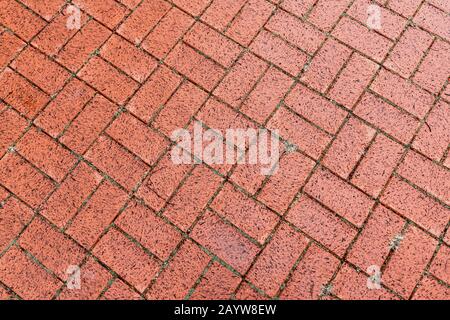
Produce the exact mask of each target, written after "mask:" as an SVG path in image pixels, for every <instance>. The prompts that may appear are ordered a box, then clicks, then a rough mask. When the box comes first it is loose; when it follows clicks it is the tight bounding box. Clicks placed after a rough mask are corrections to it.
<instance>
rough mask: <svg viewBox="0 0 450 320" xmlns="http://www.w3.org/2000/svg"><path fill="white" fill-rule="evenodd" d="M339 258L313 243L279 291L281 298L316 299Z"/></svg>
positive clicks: (328, 279)
mask: <svg viewBox="0 0 450 320" xmlns="http://www.w3.org/2000/svg"><path fill="white" fill-rule="evenodd" d="M338 264H339V260H338V259H337V258H335V257H334V256H333V255H332V254H331V253H328V252H327V251H324V250H323V249H321V248H319V247H318V246H317V245H315V244H313V245H311V246H310V247H309V248H308V251H306V253H305V255H304V256H303V258H302V260H301V261H300V263H299V264H298V266H297V268H296V269H295V270H294V272H293V273H292V276H291V278H290V279H289V281H288V283H287V284H286V288H285V289H284V290H283V291H282V292H281V295H280V298H281V299H282V300H298V299H301V300H317V299H318V298H319V297H320V295H321V294H322V292H323V290H324V288H325V286H326V284H327V283H328V281H330V280H331V277H332V276H333V273H334V272H335V270H336V268H337V266H338Z"/></svg>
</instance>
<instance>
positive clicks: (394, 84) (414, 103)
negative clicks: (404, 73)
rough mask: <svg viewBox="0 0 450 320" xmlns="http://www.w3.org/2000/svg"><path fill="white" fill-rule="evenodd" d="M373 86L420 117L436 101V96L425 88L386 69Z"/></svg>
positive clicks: (376, 90)
mask: <svg viewBox="0 0 450 320" xmlns="http://www.w3.org/2000/svg"><path fill="white" fill-rule="evenodd" d="M371 88H372V89H373V90H374V91H375V92H377V93H379V94H380V95H382V96H383V97H385V98H387V99H389V100H390V101H392V102H393V103H395V104H396V105H398V106H399V107H401V108H403V109H405V110H406V111H408V112H410V113H412V114H413V115H415V116H417V117H419V118H423V117H424V116H425V114H426V113H427V112H428V110H430V107H431V106H432V104H433V102H434V97H433V96H432V95H431V94H429V93H427V92H426V91H425V90H422V89H420V88H419V87H417V86H415V85H414V84H412V83H410V82H408V81H406V80H404V79H402V78H401V77H399V76H397V75H395V74H394V73H392V72H389V71H386V70H384V69H382V70H381V71H380V73H379V75H378V76H377V78H376V79H375V81H374V82H373V83H372V85H371Z"/></svg>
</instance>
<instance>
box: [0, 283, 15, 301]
mask: <svg viewBox="0 0 450 320" xmlns="http://www.w3.org/2000/svg"><path fill="white" fill-rule="evenodd" d="M0 300H1V301H6V300H14V295H13V293H12V292H11V291H10V290H9V289H6V288H4V287H3V286H1V287H0Z"/></svg>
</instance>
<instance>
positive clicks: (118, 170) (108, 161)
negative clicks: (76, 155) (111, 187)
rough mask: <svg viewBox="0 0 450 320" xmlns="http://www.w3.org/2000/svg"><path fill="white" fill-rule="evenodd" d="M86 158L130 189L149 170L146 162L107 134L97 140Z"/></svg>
mask: <svg viewBox="0 0 450 320" xmlns="http://www.w3.org/2000/svg"><path fill="white" fill-rule="evenodd" d="M86 159H88V160H89V161H91V162H92V163H93V164H94V165H95V166H96V167H97V168H99V169H100V170H102V171H104V172H106V173H107V174H108V175H110V176H111V177H112V178H113V179H115V180H117V182H118V183H120V184H122V185H123V186H124V187H125V188H127V189H128V190H131V189H133V188H134V187H135V186H136V185H137V183H138V182H139V181H140V180H141V179H142V178H143V176H144V174H145V173H146V171H147V170H148V166H147V165H146V164H145V163H144V162H142V161H141V160H139V159H136V158H135V157H134V156H133V155H132V154H130V153H129V152H128V151H126V150H124V149H123V148H122V147H121V146H120V145H119V144H118V143H117V142H115V141H113V140H111V139H109V138H107V137H105V136H101V137H100V138H99V139H98V140H97V141H96V142H95V144H94V145H93V146H92V148H91V149H90V150H89V151H88V152H87V153H86Z"/></svg>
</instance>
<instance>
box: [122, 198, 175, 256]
mask: <svg viewBox="0 0 450 320" xmlns="http://www.w3.org/2000/svg"><path fill="white" fill-rule="evenodd" d="M115 224H116V225H117V226H118V227H119V228H121V229H122V230H124V231H125V232H126V233H128V234H129V235H131V236H132V237H133V238H135V239H136V240H137V241H138V242H139V243H141V244H142V245H143V246H144V247H145V248H147V249H148V250H150V251H151V252H153V253H154V254H155V255H156V256H157V257H158V258H160V259H161V260H163V261H165V260H167V259H168V258H169V256H170V254H171V253H172V251H173V250H174V249H175V247H176V246H177V245H178V243H179V242H180V241H181V239H182V237H181V234H180V233H179V232H178V231H176V229H175V228H174V227H172V226H170V225H169V224H168V223H167V222H165V221H164V220H163V219H161V218H160V217H158V216H156V215H155V214H154V213H153V211H152V210H150V209H148V208H146V207H144V206H143V205H140V204H138V203H137V202H133V203H132V204H131V205H129V206H128V207H127V208H126V209H125V211H124V212H123V213H122V214H121V215H120V216H119V218H118V219H117V220H116V221H115Z"/></svg>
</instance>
